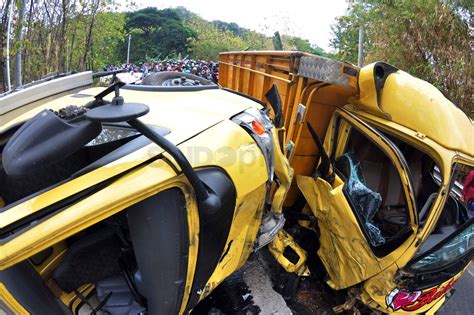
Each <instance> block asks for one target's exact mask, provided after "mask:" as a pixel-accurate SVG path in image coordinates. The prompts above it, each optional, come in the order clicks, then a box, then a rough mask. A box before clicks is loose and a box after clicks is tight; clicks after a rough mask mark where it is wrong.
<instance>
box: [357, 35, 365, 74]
mask: <svg viewBox="0 0 474 315" xmlns="http://www.w3.org/2000/svg"><path fill="white" fill-rule="evenodd" d="M363 65H364V28H363V27H362V26H361V27H360V28H359V52H358V58H357V66H359V67H360V68H362V66H363Z"/></svg>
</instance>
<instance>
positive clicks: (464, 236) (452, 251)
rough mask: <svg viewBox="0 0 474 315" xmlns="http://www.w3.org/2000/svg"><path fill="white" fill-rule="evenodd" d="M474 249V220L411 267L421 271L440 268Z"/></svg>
mask: <svg viewBox="0 0 474 315" xmlns="http://www.w3.org/2000/svg"><path fill="white" fill-rule="evenodd" d="M473 249H474V220H472V219H471V220H470V222H469V223H468V224H467V226H466V227H465V228H464V230H463V231H462V232H461V233H459V234H458V235H457V236H455V237H454V238H452V239H451V240H450V241H448V242H446V243H445V244H444V245H443V246H441V247H440V248H438V249H437V250H435V251H433V252H432V253H431V254H428V255H426V256H424V257H422V258H421V259H419V260H418V261H416V262H415V263H414V264H413V265H412V266H411V268H412V269H415V270H419V271H425V270H432V269H438V268H441V267H443V266H444V265H446V264H449V263H451V262H455V261H456V260H458V259H459V258H461V257H462V256H463V255H465V254H468V253H469V252H472V250H473Z"/></svg>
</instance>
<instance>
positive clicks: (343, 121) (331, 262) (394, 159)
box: [297, 110, 417, 289]
mask: <svg viewBox="0 0 474 315" xmlns="http://www.w3.org/2000/svg"><path fill="white" fill-rule="evenodd" d="M324 147H325V149H326V151H327V152H329V154H330V156H331V160H332V161H333V168H334V169H335V171H336V174H337V175H336V180H335V182H334V183H333V184H332V185H331V184H330V183H328V182H326V181H325V180H323V179H322V178H320V177H317V178H316V179H315V178H314V177H306V176H299V177H298V178H297V183H298V187H299V188H300V190H301V191H302V192H303V195H304V196H305V198H306V200H307V202H308V204H309V206H310V207H311V210H312V211H313V213H314V215H315V216H316V217H317V218H318V226H319V229H320V248H319V250H318V255H319V256H320V258H321V260H322V261H323V264H324V265H325V267H326V270H327V272H328V274H329V278H330V279H329V281H328V284H329V285H330V286H332V287H333V288H335V289H342V288H346V287H349V286H352V285H354V284H357V283H359V282H361V281H364V280H366V279H368V278H370V277H372V276H374V275H375V274H377V273H379V272H381V271H382V270H384V269H385V268H387V267H388V266H389V265H391V264H393V263H394V262H395V260H396V258H398V257H399V256H400V255H401V254H402V253H403V252H404V251H405V250H406V249H407V248H408V247H409V246H410V244H411V243H412V242H413V241H414V239H415V232H416V226H417V225H416V224H415V223H416V220H417V219H416V216H415V209H414V207H415V204H414V202H413V200H414V198H413V190H412V184H411V182H410V177H409V169H408V166H407V164H406V161H405V159H404V157H403V156H402V154H401V153H400V152H399V151H398V149H397V147H396V146H395V145H393V144H392V143H391V142H390V140H389V139H387V138H386V137H384V136H383V135H382V134H381V133H379V132H377V130H375V129H374V128H372V127H370V126H369V125H367V124H366V123H364V122H363V121H361V120H360V119H359V118H357V117H356V116H354V115H353V114H351V113H349V112H348V111H346V110H338V111H337V112H336V113H335V116H334V117H333V120H332V122H331V125H330V128H329V132H328V134H327V136H326V139H325V142H324Z"/></svg>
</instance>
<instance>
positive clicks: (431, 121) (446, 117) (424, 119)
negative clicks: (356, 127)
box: [353, 64, 474, 155]
mask: <svg viewBox="0 0 474 315" xmlns="http://www.w3.org/2000/svg"><path fill="white" fill-rule="evenodd" d="M373 69H374V64H371V65H368V66H366V67H364V68H362V69H361V71H360V74H359V87H360V98H359V99H353V102H354V104H355V105H356V106H358V107H359V108H360V109H361V110H363V111H367V112H368V113H372V114H375V115H379V116H381V117H384V118H387V117H389V118H390V119H388V120H392V121H393V122H395V123H397V124H399V125H400V126H404V127H407V128H409V129H411V130H414V131H416V132H419V133H421V134H423V135H425V136H426V137H428V138H430V139H432V140H433V141H435V142H437V143H438V144H440V145H442V146H443V147H445V148H448V149H451V150H453V151H454V150H456V151H460V152H463V153H466V154H470V155H473V150H474V136H473V135H474V122H473V121H472V120H470V119H469V118H468V117H467V116H466V114H464V113H463V112H462V111H461V110H460V109H459V108H458V107H456V106H455V105H454V104H453V103H451V102H450V101H449V100H448V99H447V98H445V97H444V95H443V94H442V93H441V92H440V91H439V90H438V89H436V88H435V87H434V86H433V85H431V84H429V83H428V82H426V81H423V80H421V79H418V78H415V77H413V76H411V75H409V74H408V73H406V72H404V71H401V70H399V71H397V72H396V73H393V74H390V75H389V76H388V78H387V80H386V81H385V85H384V87H383V88H382V91H381V97H380V104H377V102H376V90H375V83H374V76H373Z"/></svg>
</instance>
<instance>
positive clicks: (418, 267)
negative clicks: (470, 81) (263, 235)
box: [219, 52, 474, 313]
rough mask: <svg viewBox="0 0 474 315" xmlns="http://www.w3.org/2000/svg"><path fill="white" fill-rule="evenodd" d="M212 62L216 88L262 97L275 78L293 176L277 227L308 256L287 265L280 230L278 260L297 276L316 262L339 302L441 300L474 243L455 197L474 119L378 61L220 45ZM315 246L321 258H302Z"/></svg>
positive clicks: (399, 306) (427, 307)
mask: <svg viewBox="0 0 474 315" xmlns="http://www.w3.org/2000/svg"><path fill="white" fill-rule="evenodd" d="M219 65H220V84H221V85H222V86H223V87H225V88H229V89H232V90H234V91H236V92H239V93H243V94H246V95H248V96H250V97H253V98H256V99H258V100H261V101H264V102H265V101H266V98H265V93H266V92H267V91H268V90H269V89H270V88H271V87H272V86H275V87H276V89H278V91H279V94H280V96H281V102H282V104H283V109H282V112H283V117H284V118H283V121H284V124H283V128H282V129H284V132H281V133H280V137H279V138H280V142H281V144H282V149H283V151H284V154H285V155H286V157H287V158H288V160H289V162H290V165H291V167H292V168H293V169H294V179H293V181H292V183H291V188H290V190H289V193H288V195H287V198H286V199H285V203H284V211H283V213H284V214H285V218H286V220H287V224H286V225H285V230H286V232H285V234H283V232H282V233H280V235H279V236H280V237H283V236H285V237H291V238H292V241H293V242H294V243H295V244H294V245H293V247H296V248H298V247H301V250H302V251H301V252H303V253H304V255H298V258H300V259H299V260H298V263H299V264H303V261H301V260H302V259H303V260H304V261H306V262H307V264H305V267H299V268H298V269H297V270H294V269H295V268H294V265H293V264H292V263H291V262H290V261H289V260H287V259H282V257H280V256H281V255H280V256H278V255H276V254H275V251H274V250H272V246H273V247H276V246H277V245H278V244H279V243H281V241H279V240H278V239H277V240H275V241H274V242H273V244H271V245H270V252H272V253H273V254H274V256H275V257H276V258H277V261H278V262H279V263H280V264H281V265H282V267H283V268H284V269H285V270H286V271H287V272H290V273H296V274H298V275H300V276H303V274H302V273H301V270H306V269H305V268H306V267H307V268H308V269H307V270H308V271H309V272H311V273H315V274H318V273H321V269H322V270H323V272H324V274H325V277H326V282H327V284H328V285H329V286H330V287H331V288H332V289H333V290H336V291H337V292H338V295H339V296H340V295H341V294H342V295H343V296H345V297H344V299H342V301H341V302H342V303H341V304H340V305H339V306H338V307H336V308H335V311H338V312H339V311H344V310H350V309H358V310H359V311H368V310H378V311H382V312H386V313H407V312H413V313H420V312H421V313H424V312H428V313H434V312H435V311H436V310H438V309H439V308H440V307H441V306H442V305H443V303H444V302H445V300H447V299H448V298H449V297H450V295H451V292H452V287H453V285H454V283H455V282H456V280H457V279H458V278H459V276H460V275H461V274H462V273H463V271H464V270H465V269H466V267H467V265H468V264H469V262H470V260H471V258H472V256H473V252H474V222H473V219H472V217H473V215H472V212H470V211H471V210H470V209H469V208H470V207H471V204H470V202H471V201H469V200H465V199H464V197H463V196H464V195H463V191H465V189H464V188H465V187H464V186H465V185H467V186H468V185H472V183H471V184H469V181H468V180H467V177H468V176H469V174H470V173H472V172H473V167H474V124H473V121H472V120H471V119H470V118H468V117H467V116H466V115H465V114H464V113H463V112H462V111H461V110H460V109H459V108H457V107H456V106H455V105H454V104H452V103H451V102H450V101H449V100H448V99H446V98H445V97H444V96H443V95H442V93H441V92H440V91H438V90H437V89H436V88H435V87H434V86H432V85H431V84H429V83H427V82H425V81H423V80H420V79H418V78H415V77H413V76H411V75H409V74H408V73H406V72H403V71H401V70H399V69H397V68H395V67H393V66H391V65H388V64H386V63H383V62H377V63H373V64H371V65H368V66H365V67H363V68H361V69H360V68H358V67H356V66H354V65H351V64H347V63H343V62H337V61H333V60H329V59H325V58H323V57H319V56H314V55H309V54H304V53H299V52H229V53H222V54H221V55H220V60H219ZM287 232H288V233H287ZM286 234H288V235H289V236H286ZM310 238H314V239H313V240H309V239H310ZM311 242H312V243H313V247H311V246H308V245H307V244H308V243H311ZM315 247H316V248H317V250H314V248H315ZM281 252H282V251H276V253H277V254H278V253H281ZM293 255H294V254H293ZM315 255H317V260H318V261H319V262H320V263H319V264H314V263H313V262H312V261H314V259H308V258H307V257H311V256H315ZM306 265H307V266H306ZM306 275H307V274H306Z"/></svg>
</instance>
